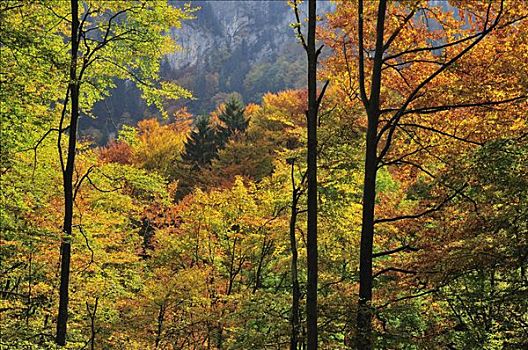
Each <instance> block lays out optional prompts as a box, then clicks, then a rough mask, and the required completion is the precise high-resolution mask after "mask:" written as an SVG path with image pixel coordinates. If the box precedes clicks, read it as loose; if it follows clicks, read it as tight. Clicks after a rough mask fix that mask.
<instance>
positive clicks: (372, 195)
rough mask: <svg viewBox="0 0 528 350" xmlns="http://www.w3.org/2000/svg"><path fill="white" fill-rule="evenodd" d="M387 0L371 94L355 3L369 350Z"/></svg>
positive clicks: (363, 334)
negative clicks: (363, 120) (363, 128)
mask: <svg viewBox="0 0 528 350" xmlns="http://www.w3.org/2000/svg"><path fill="white" fill-rule="evenodd" d="M386 9H387V2H386V0H380V1H379V6H378V14H377V23H376V49H375V53H374V65H373V68H372V78H371V86H370V97H369V98H367V95H366V92H365V80H364V79H365V74H364V64H363V39H364V38H363V1H362V0H360V1H359V2H358V11H359V13H358V20H359V28H358V29H359V30H358V35H359V50H360V51H361V53H360V73H359V74H360V76H359V79H360V86H361V96H362V101H363V104H364V106H365V109H366V111H367V118H368V128H367V140H366V141H367V142H366V143H367V145H366V151H365V175H364V182H363V213H362V222H361V243H360V253H359V300H358V310H357V312H358V313H357V329H356V331H357V336H356V346H357V349H360V350H369V349H372V340H373V339H372V305H371V302H372V280H373V277H372V252H373V242H374V209H375V200H376V176H377V169H378V152H377V149H378V121H379V116H380V91H381V75H382V70H381V68H382V63H383V51H384V49H383V44H384V42H383V33H384V29H385V13H386Z"/></svg>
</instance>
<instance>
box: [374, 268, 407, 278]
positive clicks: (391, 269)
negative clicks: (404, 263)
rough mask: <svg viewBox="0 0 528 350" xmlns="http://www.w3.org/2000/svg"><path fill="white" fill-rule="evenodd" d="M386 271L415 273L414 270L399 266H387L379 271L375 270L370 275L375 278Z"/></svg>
mask: <svg viewBox="0 0 528 350" xmlns="http://www.w3.org/2000/svg"><path fill="white" fill-rule="evenodd" d="M387 272H400V273H407V274H410V275H415V274H416V273H417V272H416V271H413V270H405V269H400V268H399V267H388V268H386V269H383V270H381V271H378V272H376V273H375V274H374V275H372V278H376V277H378V276H381V275H383V274H385V273H387Z"/></svg>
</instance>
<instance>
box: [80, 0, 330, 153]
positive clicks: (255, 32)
mask: <svg viewBox="0 0 528 350" xmlns="http://www.w3.org/2000/svg"><path fill="white" fill-rule="evenodd" d="M170 1H171V3H172V4H173V5H174V6H183V4H184V3H185V2H189V1H188V0H187V1H180V0H177V1H176V0H170ZM190 3H191V5H192V7H193V8H195V9H196V12H195V13H194V16H195V19H192V20H188V21H185V22H184V23H183V26H182V28H179V29H176V28H174V29H172V30H171V32H170V35H171V36H173V38H174V39H175V40H176V42H177V43H179V45H180V46H181V50H179V51H177V52H174V53H173V54H170V55H168V56H167V58H166V60H165V62H163V64H162V77H163V79H165V80H172V81H176V82H177V83H178V84H180V85H182V86H184V87H186V88H187V89H189V90H190V91H191V92H192V93H193V95H194V97H195V99H194V100H192V101H180V102H178V104H177V105H174V106H169V109H171V108H172V109H176V108H179V107H182V106H185V107H187V108H188V110H189V111H190V112H191V113H193V114H205V113H209V112H211V111H212V110H213V109H214V108H215V107H216V106H217V105H218V104H219V103H221V102H224V101H225V100H227V99H228V98H230V97H231V96H236V97H237V98H239V99H241V100H243V102H245V103H248V102H259V101H260V99H261V97H262V95H263V94H265V93H266V92H276V91H280V90H284V89H289V88H297V87H301V86H304V85H305V79H306V78H305V76H306V73H305V72H306V67H305V65H306V63H305V62H306V61H305V60H306V58H305V53H304V52H303V50H302V47H301V45H300V43H299V42H298V40H297V38H296V35H295V32H294V30H293V28H292V27H291V24H292V23H293V22H294V21H295V16H294V13H293V10H292V9H291V8H290V6H289V5H288V3H287V1H286V0H280V1H279V0H272V1H245V0H240V1H213V0H211V1H191V2H190ZM333 7H334V5H333V4H332V3H331V2H329V1H319V2H318V13H319V14H323V13H325V12H328V11H331V10H332V9H333ZM306 13H307V11H306V2H305V3H304V4H302V7H301V17H302V18H305V17H306ZM94 114H95V115H97V119H95V120H92V119H86V118H85V119H84V120H83V121H82V125H81V128H82V131H83V130H84V131H85V133H86V132H87V131H88V133H89V134H91V135H92V136H94V137H95V138H96V139H97V140H98V141H99V142H100V143H104V142H106V139H107V137H108V136H109V135H112V134H115V133H116V131H117V130H118V128H120V127H121V125H122V124H135V123H136V122H137V121H138V120H141V119H143V118H145V117H151V116H153V115H156V111H155V110H153V109H151V108H148V106H146V105H145V104H144V103H143V102H142V101H141V99H140V93H139V92H138V91H137V89H136V88H135V87H134V86H133V84H125V83H122V82H119V83H118V86H117V88H116V89H115V90H114V91H113V92H112V96H111V97H109V98H108V99H106V100H105V101H104V102H103V103H100V104H99V105H98V106H96V108H95V109H94Z"/></svg>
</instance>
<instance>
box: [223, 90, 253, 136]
mask: <svg viewBox="0 0 528 350" xmlns="http://www.w3.org/2000/svg"><path fill="white" fill-rule="evenodd" d="M222 109H223V110H222V112H221V113H220V115H219V116H218V119H220V121H221V122H222V123H223V124H224V125H222V126H221V127H220V131H219V134H220V140H221V141H220V142H221V143H223V144H225V143H227V140H228V139H229V138H230V137H231V136H232V135H235V134H236V133H243V132H245V131H246V129H247V127H248V124H249V120H248V119H247V118H246V117H245V116H244V105H243V104H242V102H240V101H239V100H236V99H235V98H232V99H230V100H229V101H228V102H227V103H226V104H225V105H224V106H223V108H222Z"/></svg>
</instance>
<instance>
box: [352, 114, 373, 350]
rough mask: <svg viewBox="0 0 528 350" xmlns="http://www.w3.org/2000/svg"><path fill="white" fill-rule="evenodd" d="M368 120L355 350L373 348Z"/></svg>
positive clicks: (371, 223)
mask: <svg viewBox="0 0 528 350" xmlns="http://www.w3.org/2000/svg"><path fill="white" fill-rule="evenodd" d="M371 124H373V121H372V122H371V121H370V120H369V128H368V130H367V150H366V159H365V178H364V187H363V219H362V226H361V243H360V254H359V255H360V256H359V301H358V314H357V329H356V331H357V349H358V350H359V349H361V350H367V349H371V348H372V341H371V338H372V334H371V333H372V326H371V321H372V309H371V305H370V303H371V300H372V248H373V239H374V204H375V199H376V170H377V169H376V167H377V162H376V157H377V156H376V148H377V147H376V146H377V143H376V130H375V129H376V128H375V125H374V126H373V125H371Z"/></svg>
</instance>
